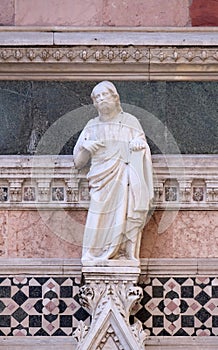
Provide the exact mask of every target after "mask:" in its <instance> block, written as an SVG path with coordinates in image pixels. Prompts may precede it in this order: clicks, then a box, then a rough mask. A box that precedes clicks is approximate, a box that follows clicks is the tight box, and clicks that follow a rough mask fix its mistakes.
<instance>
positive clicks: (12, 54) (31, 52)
mask: <svg viewBox="0 0 218 350" xmlns="http://www.w3.org/2000/svg"><path fill="white" fill-rule="evenodd" d="M0 62H3V63H9V62H10V63H12V62H13V63H16V62H25V63H29V62H35V63H39V62H47V63H54V62H62V63H63V62H65V63H72V62H74V63H96V64H98V63H125V62H129V63H130V62H132V63H135V62H142V63H148V62H149V49H148V48H147V47H137V46H128V47H116V46H91V47H90V46H72V47H56V48H55V47H54V48H52V47H31V48H24V47H4V48H1V49H0Z"/></svg>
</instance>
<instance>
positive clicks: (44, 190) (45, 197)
mask: <svg viewBox="0 0 218 350" xmlns="http://www.w3.org/2000/svg"><path fill="white" fill-rule="evenodd" d="M37 185H38V200H39V202H49V201H50V185H51V181H50V180H45V179H42V180H37Z"/></svg>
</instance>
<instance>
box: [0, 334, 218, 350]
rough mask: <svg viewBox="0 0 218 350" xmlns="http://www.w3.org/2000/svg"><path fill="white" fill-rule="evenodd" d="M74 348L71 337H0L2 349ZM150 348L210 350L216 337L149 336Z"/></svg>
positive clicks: (65, 349)
mask: <svg viewBox="0 0 218 350" xmlns="http://www.w3.org/2000/svg"><path fill="white" fill-rule="evenodd" d="M39 348H40V350H50V349H52V350H60V349H61V350H75V349H76V343H75V341H74V339H73V338H72V337H60V336H59V337H28V338H27V337H22V339H19V337H8V338H2V339H0V349H2V350H38V349H39ZM145 348H146V349H151V350H179V349H182V350H199V349H201V350H212V349H214V350H215V349H217V338H216V337H159V336H157V337H150V338H149V339H148V340H146V343H145Z"/></svg>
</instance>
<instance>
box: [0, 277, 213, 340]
mask: <svg viewBox="0 0 218 350" xmlns="http://www.w3.org/2000/svg"><path fill="white" fill-rule="evenodd" d="M140 285H141V287H142V288H143V291H144V295H143V299H142V300H141V303H140V304H138V305H137V306H136V307H135V308H134V310H133V312H132V315H131V317H130V321H131V322H134V321H136V319H139V320H140V321H141V322H142V324H143V327H144V328H145V329H146V331H147V332H148V333H149V334H150V336H156V335H159V336H161V335H162V336H217V335H218V278H216V277H205V276H203V277H174V278H170V277H159V278H157V277H155V278H154V277H152V278H147V279H146V280H144V281H143V282H141V283H140ZM79 287H80V281H79V280H78V279H76V278H73V277H69V276H64V277H63V276H61V277H51V276H41V277H40V276H39V277H36V276H34V277H30V276H14V277H2V278H0V336H67V335H69V336H70V335H72V332H73V331H74V330H75V329H76V328H77V326H78V324H79V321H80V320H83V321H85V323H86V325H89V324H90V315H89V313H88V312H87V311H86V310H85V309H84V308H82V307H81V306H80V305H79V302H78V290H79Z"/></svg>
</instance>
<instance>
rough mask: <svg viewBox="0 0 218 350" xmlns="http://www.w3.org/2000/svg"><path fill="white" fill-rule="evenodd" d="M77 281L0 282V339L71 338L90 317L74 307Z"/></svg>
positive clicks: (18, 279) (19, 278)
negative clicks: (80, 323) (13, 337)
mask: <svg viewBox="0 0 218 350" xmlns="http://www.w3.org/2000/svg"><path fill="white" fill-rule="evenodd" d="M79 284H80V281H78V280H77V279H75V278H71V277H53V278H51V277H44V276H43V277H29V276H28V277H25V276H16V277H7V278H5V277H4V278H0V335H1V336H37V335H38V336H66V335H71V334H72V332H73V331H74V330H75V329H76V328H77V326H78V322H79V321H80V320H83V321H85V322H86V323H87V325H88V324H89V323H90V315H89V314H88V313H87V312H86V310H85V309H83V308H82V307H81V306H80V305H79V303H78V295H77V293H78V289H79Z"/></svg>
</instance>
